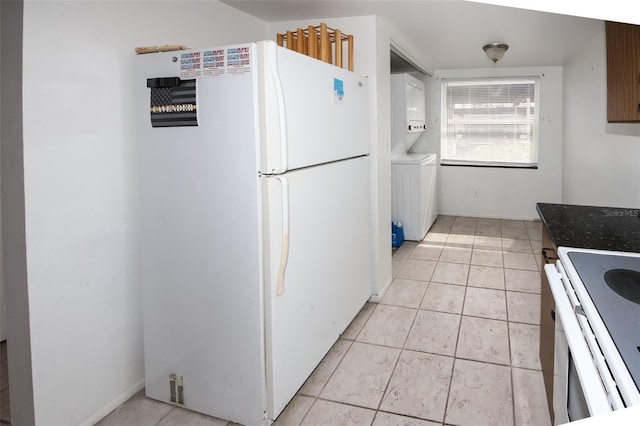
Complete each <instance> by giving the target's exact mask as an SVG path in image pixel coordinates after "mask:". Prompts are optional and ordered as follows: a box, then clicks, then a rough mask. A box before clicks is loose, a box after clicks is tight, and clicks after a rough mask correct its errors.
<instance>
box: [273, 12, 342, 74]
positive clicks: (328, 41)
mask: <svg viewBox="0 0 640 426" xmlns="http://www.w3.org/2000/svg"><path fill="white" fill-rule="evenodd" d="M277 41H278V45H279V46H282V47H286V48H287V49H290V50H295V51H296V52H298V53H302V54H304V55H307V56H311V57H312V58H316V59H320V60H321V61H324V62H327V63H329V64H333V65H335V66H337V67H340V68H342V62H343V58H342V55H343V53H342V52H343V50H342V44H343V43H344V42H345V41H346V42H347V64H348V69H349V71H353V36H352V35H349V34H343V33H342V31H340V30H338V29H333V28H329V27H328V26H327V24H325V23H321V24H320V25H318V26H316V27H314V26H313V25H309V27H308V28H306V29H303V28H298V29H297V30H296V31H287V32H286V33H284V34H278V35H277ZM285 42H286V46H285Z"/></svg>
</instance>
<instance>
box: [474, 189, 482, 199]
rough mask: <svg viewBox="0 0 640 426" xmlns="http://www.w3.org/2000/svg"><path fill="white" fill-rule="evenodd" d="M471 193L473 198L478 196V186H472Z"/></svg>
mask: <svg viewBox="0 0 640 426" xmlns="http://www.w3.org/2000/svg"><path fill="white" fill-rule="evenodd" d="M472 194H473V198H480V191H478V188H473V191H472Z"/></svg>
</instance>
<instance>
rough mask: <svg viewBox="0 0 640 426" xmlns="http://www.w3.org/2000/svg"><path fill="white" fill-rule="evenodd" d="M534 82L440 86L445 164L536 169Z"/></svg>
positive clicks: (459, 82) (468, 82)
mask: <svg viewBox="0 0 640 426" xmlns="http://www.w3.org/2000/svg"><path fill="white" fill-rule="evenodd" d="M537 87H538V79H537V78H517V79H515V78H511V79H503V78H500V79H497V78H492V79H474V80H451V79H445V80H443V82H442V121H441V123H442V129H441V133H442V135H441V145H442V146H441V148H442V151H441V156H442V163H443V164H452V165H455V164H462V165H488V166H491V165H496V166H501V167H505V166H507V167H508V166H513V167H523V166H524V167H535V166H537V162H538V108H537V96H538V90H537Z"/></svg>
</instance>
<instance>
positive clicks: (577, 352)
mask: <svg viewBox="0 0 640 426" xmlns="http://www.w3.org/2000/svg"><path fill="white" fill-rule="evenodd" d="M544 271H545V274H546V275H547V278H548V280H549V287H550V288H551V293H553V299H554V300H555V302H556V319H557V318H560V321H561V323H562V327H563V328H564V334H565V337H566V339H567V342H568V344H569V350H570V351H571V356H572V358H573V360H574V364H575V367H576V370H577V372H578V377H579V378H580V384H581V387H582V389H583V392H584V396H585V399H586V402H587V406H588V407H589V413H590V415H591V416H595V415H598V414H602V413H608V412H610V411H612V407H611V405H610V404H609V401H608V399H607V393H606V391H605V388H604V384H603V383H602V381H601V380H600V376H599V375H598V371H597V370H596V366H595V365H594V362H593V359H592V358H591V352H590V351H589V348H588V347H587V343H586V341H585V337H584V336H583V334H582V330H581V329H580V325H579V324H578V319H577V318H576V313H575V306H574V305H572V303H571V302H570V301H569V296H568V294H567V292H566V290H565V287H564V285H563V284H562V279H561V277H560V274H559V273H558V270H557V269H556V267H555V265H551V264H548V265H545V266H544ZM577 306H579V305H577Z"/></svg>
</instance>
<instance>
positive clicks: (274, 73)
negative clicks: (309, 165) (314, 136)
mask: <svg viewBox="0 0 640 426" xmlns="http://www.w3.org/2000/svg"><path fill="white" fill-rule="evenodd" d="M269 56H270V60H269V71H270V74H271V79H272V80H273V85H274V87H275V89H276V100H277V104H278V118H279V124H280V169H278V170H273V171H272V173H276V174H277V173H285V172H287V170H289V157H288V152H287V149H288V145H289V141H288V139H287V111H286V108H285V105H284V90H283V89H282V80H281V79H280V73H279V72H278V54H277V50H276V45H275V43H274V44H272V45H271V44H270V46H269Z"/></svg>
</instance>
